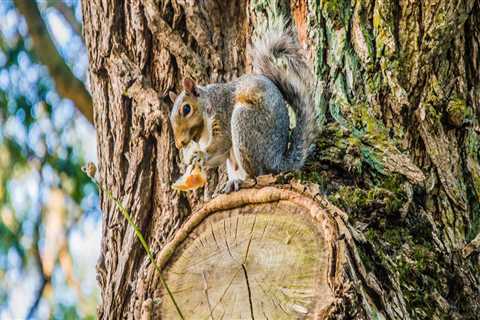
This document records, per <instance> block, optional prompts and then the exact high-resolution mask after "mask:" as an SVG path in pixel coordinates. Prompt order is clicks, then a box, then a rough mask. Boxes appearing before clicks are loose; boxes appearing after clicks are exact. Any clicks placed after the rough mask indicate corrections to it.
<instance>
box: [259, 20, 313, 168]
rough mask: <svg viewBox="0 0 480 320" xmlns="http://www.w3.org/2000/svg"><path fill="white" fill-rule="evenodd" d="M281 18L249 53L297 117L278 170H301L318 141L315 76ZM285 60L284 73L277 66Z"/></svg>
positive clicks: (260, 72) (261, 72)
mask: <svg viewBox="0 0 480 320" xmlns="http://www.w3.org/2000/svg"><path fill="white" fill-rule="evenodd" d="M285 24H286V23H285V22H284V21H283V20H282V19H280V22H277V23H276V24H275V25H273V24H272V25H270V26H269V27H268V30H267V31H266V32H264V33H263V34H262V35H261V36H260V37H259V38H257V39H256V40H255V41H254V43H253V47H252V49H251V51H250V54H251V56H252V60H253V71H254V72H255V73H258V74H262V75H264V76H266V77H267V78H269V79H270V80H272V81H273V82H274V83H275V85H276V86H277V87H278V88H279V89H280V91H281V93H282V95H283V97H284V98H285V100H286V101H287V103H288V104H289V105H290V106H291V107H292V108H293V110H294V112H295V114H296V118H297V119H296V120H297V121H296V126H295V128H294V130H293V133H292V139H291V142H290V146H289V147H288V150H287V151H286V152H285V154H284V158H283V159H282V161H281V163H280V164H279V166H278V167H277V170H276V171H285V170H292V169H299V168H301V167H302V166H303V164H304V162H305V159H306V158H307V155H308V150H309V148H310V145H311V144H312V143H313V140H314V139H315V131H316V129H315V109H314V103H313V97H312V94H313V88H312V85H313V75H312V73H311V70H310V68H309V66H308V65H307V61H306V59H305V56H304V55H303V54H302V50H301V48H300V46H299V44H298V43H297V41H296V40H295V38H294V37H293V36H292V32H291V30H286V28H285ZM276 58H277V59H280V58H283V61H284V62H285V64H286V66H287V70H286V71H285V70H284V69H283V68H281V67H279V66H278V65H277V64H276V63H275V59H276Z"/></svg>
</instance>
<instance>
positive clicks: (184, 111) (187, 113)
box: [182, 104, 192, 117]
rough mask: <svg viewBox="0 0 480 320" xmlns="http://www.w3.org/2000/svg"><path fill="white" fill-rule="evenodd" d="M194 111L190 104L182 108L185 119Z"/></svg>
mask: <svg viewBox="0 0 480 320" xmlns="http://www.w3.org/2000/svg"><path fill="white" fill-rule="evenodd" d="M191 111H192V107H190V105H189V104H184V105H183V107H182V115H183V116H184V117H186V116H188V115H189V114H190V112H191Z"/></svg>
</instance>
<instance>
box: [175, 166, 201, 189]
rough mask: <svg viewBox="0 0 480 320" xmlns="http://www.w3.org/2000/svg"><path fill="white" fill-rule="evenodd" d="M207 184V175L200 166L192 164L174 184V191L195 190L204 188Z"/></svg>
mask: <svg viewBox="0 0 480 320" xmlns="http://www.w3.org/2000/svg"><path fill="white" fill-rule="evenodd" d="M206 183H207V174H206V173H205V171H204V169H203V168H202V167H201V166H200V164H199V163H198V162H197V163H192V164H190V165H189V166H188V167H187V170H186V171H185V173H184V174H183V176H181V177H180V178H179V179H178V180H177V181H176V182H175V183H174V184H173V186H172V187H173V189H175V190H180V191H189V190H195V189H198V188H201V187H203V186H204V185H205V184H206Z"/></svg>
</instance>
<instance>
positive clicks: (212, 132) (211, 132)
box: [169, 21, 315, 193]
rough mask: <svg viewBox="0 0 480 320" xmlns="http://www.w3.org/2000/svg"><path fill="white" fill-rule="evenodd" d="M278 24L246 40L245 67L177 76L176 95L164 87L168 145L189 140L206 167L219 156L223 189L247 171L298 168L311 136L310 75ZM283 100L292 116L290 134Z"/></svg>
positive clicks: (235, 187) (214, 164) (289, 35)
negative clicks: (211, 78) (248, 63)
mask: <svg viewBox="0 0 480 320" xmlns="http://www.w3.org/2000/svg"><path fill="white" fill-rule="evenodd" d="M285 25H286V24H285V23H284V22H283V21H282V22H281V23H278V24H277V25H276V26H270V27H269V28H268V29H267V30H266V31H265V32H264V33H263V34H262V35H260V37H257V38H256V39H255V40H254V42H253V46H251V47H250V50H249V51H250V56H251V58H252V66H253V68H252V69H253V72H252V74H246V75H243V76H241V77H240V78H238V79H236V80H233V81H231V82H227V83H215V84H209V85H206V86H200V85H197V84H196V83H195V82H194V81H193V80H192V79H190V78H185V79H184V80H183V89H184V90H183V91H182V92H181V93H180V94H179V95H178V96H177V95H176V94H175V93H173V92H169V97H170V99H171V100H172V102H173V104H174V105H173V108H172V110H171V113H170V123H171V125H172V129H173V134H174V140H175V146H176V147H177V148H178V149H181V148H183V147H184V146H186V145H187V144H189V143H190V141H192V140H193V141H196V142H198V143H199V145H200V149H201V150H202V151H203V152H204V154H205V160H204V161H205V165H206V166H207V167H218V166H220V165H221V164H222V163H225V162H226V168H227V174H228V182H227V184H226V186H225V190H224V191H225V192H226V193H229V192H231V191H237V190H238V189H239V188H240V185H241V183H242V181H244V180H245V179H247V178H254V177H256V176H259V175H262V174H267V173H279V172H283V171H289V170H296V169H300V168H301V167H302V166H303V164H304V162H305V159H306V157H307V155H308V150H309V148H310V145H311V144H312V143H313V140H314V139H315V110H314V103H313V98H312V93H313V92H312V91H313V88H312V84H313V76H312V73H311V70H310V68H309V66H308V64H307V61H306V59H305V56H304V55H303V54H302V50H301V48H300V45H299V44H298V42H297V41H296V40H295V38H294V37H293V35H292V31H291V30H290V29H287V28H286V27H285ZM276 59H282V62H283V63H284V64H285V67H286V68H282V67H279V66H277V64H276V63H275V60H276ZM287 104H288V105H289V106H291V108H292V109H293V110H294V112H295V118H296V120H295V122H296V125H295V127H294V128H293V131H292V133H291V134H290V132H289V125H290V121H289V114H288V107H287Z"/></svg>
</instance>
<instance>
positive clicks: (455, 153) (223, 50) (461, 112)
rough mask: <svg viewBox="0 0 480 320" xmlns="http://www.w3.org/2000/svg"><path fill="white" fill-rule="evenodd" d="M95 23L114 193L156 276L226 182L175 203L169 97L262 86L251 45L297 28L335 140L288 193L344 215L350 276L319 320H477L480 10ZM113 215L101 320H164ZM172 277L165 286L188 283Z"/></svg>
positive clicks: (326, 139)
mask: <svg viewBox="0 0 480 320" xmlns="http://www.w3.org/2000/svg"><path fill="white" fill-rule="evenodd" d="M82 6H83V17H84V38H85V42H86V44H87V47H88V52H89V60H90V72H89V75H90V87H91V91H92V97H93V102H94V118H95V125H96V128H97V137H98V161H99V162H98V166H99V179H100V184H101V185H102V187H103V188H104V189H105V190H109V191H111V193H112V194H113V196H114V197H115V198H117V199H119V200H120V202H121V203H122V204H123V205H124V206H125V207H126V208H127V209H128V211H129V212H130V214H131V215H132V217H133V219H134V221H135V223H136V224H137V225H138V226H139V227H140V229H141V230H142V233H143V234H144V236H145V238H146V239H147V242H148V244H149V246H150V247H151V248H152V250H153V253H154V255H155V257H156V259H160V260H161V259H164V258H162V257H164V256H165V252H166V251H165V250H166V248H170V247H169V246H166V244H167V243H169V242H170V241H172V240H174V239H176V237H177V238H178V237H179V234H180V233H181V232H182V230H185V229H188V226H189V225H191V223H192V222H191V221H189V222H186V221H187V219H188V218H189V217H190V216H191V215H192V213H193V212H196V211H198V212H202V210H206V209H205V208H206V207H208V206H209V201H210V198H211V195H212V193H213V191H214V190H215V189H216V186H217V185H218V184H220V183H221V182H222V181H223V178H224V177H223V176H224V175H223V174H222V170H220V171H219V173H218V174H217V172H210V177H211V178H210V180H209V185H208V188H207V189H208V190H206V191H205V192H204V193H200V192H194V193H191V194H178V193H176V192H174V191H172V189H171V185H172V183H173V182H174V181H175V180H176V178H178V176H179V175H180V172H179V167H178V165H177V161H178V155H177V151H176V149H175V147H174V145H173V139H172V132H171V129H170V127H169V123H168V113H169V108H170V104H169V102H168V100H167V98H166V96H167V93H168V91H169V90H174V91H177V92H178V91H179V90H180V83H181V79H182V77H183V76H187V75H188V76H190V77H193V78H194V79H195V80H197V81H198V82H199V83H202V84H206V83H212V82H221V81H228V80H230V79H233V78H235V77H238V76H240V75H242V74H243V73H245V72H248V70H249V57H248V56H247V55H246V46H247V43H248V41H249V40H250V38H251V35H252V33H253V32H255V30H257V29H258V27H259V26H260V25H261V24H263V23H264V22H265V21H266V20H268V19H272V18H273V17H274V16H277V15H280V14H283V15H285V16H287V17H290V18H291V20H292V22H293V23H292V24H293V25H294V26H295V28H296V31H297V34H298V37H299V40H300V41H301V43H302V44H304V45H305V47H306V48H307V52H308V53H309V55H310V57H309V59H310V61H311V65H312V69H313V70H314V72H315V75H316V79H317V87H316V92H315V94H316V107H317V110H318V114H319V121H318V122H319V126H320V127H321V128H322V131H321V135H320V137H319V138H318V141H317V147H316V150H315V152H314V154H313V155H312V156H311V159H310V160H309V161H308V163H307V165H306V167H305V168H304V170H302V172H298V173H293V174H291V175H289V176H287V177H282V180H284V181H283V182H285V185H283V186H281V185H280V186H279V188H280V189H282V190H283V189H285V188H287V189H288V186H291V185H297V186H298V185H303V186H305V188H307V189H311V188H313V189H312V190H316V191H315V192H314V193H313V194H310V196H305V195H303V193H302V192H300V193H299V194H302V195H301V196H302V197H307V198H309V199H311V200H308V201H319V203H324V204H325V205H327V206H328V207H332V208H333V206H332V205H331V204H329V202H330V203H332V204H333V205H335V206H337V207H339V208H340V209H341V210H342V211H344V212H345V213H346V216H345V217H343V215H342V217H343V218H342V219H341V221H340V222H338V223H339V225H338V226H340V225H343V227H341V228H340V227H339V229H338V230H340V233H339V235H338V237H337V238H335V239H331V240H330V241H331V243H332V244H335V245H338V246H344V247H345V250H340V251H339V252H340V253H339V254H341V255H343V256H342V257H339V259H340V260H338V261H343V262H342V264H341V265H339V266H340V268H339V269H338V270H336V272H337V274H338V275H339V276H338V279H340V280H338V279H337V280H338V281H340V282H341V283H334V284H329V286H330V287H329V288H330V290H333V289H335V288H336V291H335V290H334V291H335V292H334V297H335V299H336V300H335V299H334V300H335V301H336V302H334V301H333V300H332V301H333V302H332V304H331V305H332V307H331V308H330V309H329V312H328V313H325V314H321V316H322V317H330V318H334V317H337V318H375V319H376V318H387V319H408V318H414V319H417V318H418V319H432V318H458V319H460V318H462V319H463V318H465V319H468V318H471V319H473V318H477V315H478V314H479V312H480V289H479V288H480V268H479V256H478V252H477V249H478V242H479V241H478V238H477V240H475V241H473V242H472V240H473V239H474V238H475V237H476V236H477V234H478V233H479V231H480V151H479V150H480V139H479V136H480V126H479V119H480V52H479V45H480V40H479V39H480V15H479V14H478V12H479V10H480V1H478V0H465V1H457V0H435V1H434V0H432V1H422V2H408V1H400V3H397V2H394V1H385V0H357V1H348V0H343V1H333V0H323V1H313V0H309V1H307V0H305V1H301V0H300V1H299V0H291V1H287V0H277V1H273V0H272V1H254V0H251V1H246V0H241V1H214V0H211V1H181V0H163V1H154V0H144V1H136V0H125V1H112V2H108V3H106V2H104V1H100V0H90V1H83V2H82ZM276 184H277V185H278V181H277V182H276ZM312 186H313V187H312ZM256 188H260V187H259V186H257V187H256ZM265 188H271V187H265ZM249 190H255V189H249ZM261 190H265V189H261ZM266 190H273V189H266ZM241 192H247V193H248V192H249V191H248V190H244V191H241ZM259 192H265V191H259ZM272 192H273V191H272ZM232 196H233V197H235V195H232ZM298 196H300V195H298ZM227 198H228V197H227ZM327 200H328V201H327ZM215 201H218V200H217V199H214V200H213V202H215ZM279 201H280V200H279ZM305 201H307V200H305ZM101 207H102V211H103V233H102V249H101V256H100V257H99V260H98V266H97V271H98V282H99V285H100V289H101V298H102V301H101V303H100V305H99V306H98V316H99V318H106V319H119V318H135V319H140V318H149V317H150V316H152V317H154V316H155V315H156V316H161V315H162V314H163V315H165V314H168V312H166V311H164V310H165V303H167V302H166V299H168V297H167V296H166V295H165V293H164V287H163V286H162V284H161V282H160V281H159V273H158V272H157V271H156V270H155V268H154V266H153V265H152V264H151V263H150V262H149V260H148V258H147V255H146V254H145V252H144V250H143V248H142V247H141V245H140V243H139V242H138V240H137V239H136V238H135V234H134V231H133V229H132V228H131V227H130V226H128V224H127V222H126V221H125V220H124V219H123V217H122V216H121V214H120V213H119V212H118V210H117V208H116V207H115V205H114V203H113V202H112V201H110V200H109V199H108V198H107V197H106V196H104V195H102V197H101ZM202 208H203V209H202ZM222 208H223V207H222ZM335 210H337V209H335ZM253 211H254V210H253ZM347 216H348V218H346V217H347ZM205 221H207V220H205ZM202 223H206V222H202ZM182 226H183V227H182ZM200 226H201V224H200ZM338 226H337V227H338ZM181 228H182V229H181ZM252 230H253V229H252ZM189 232H193V233H195V232H196V231H195V230H194V229H193V228H192V229H189ZM197 233H198V232H197ZM192 241H194V240H192ZM470 242H471V243H470ZM469 243H470V244H469ZM467 244H468V245H467ZM466 245H467V246H466ZM183 246H185V245H183ZM175 248H177V247H175ZM179 248H180V249H179ZM181 248H182V245H181V244H179V245H178V248H177V249H176V250H180V251H181V250H183V251H186V250H185V249H181ZM183 248H184V247H183ZM180 251H179V252H177V255H178V254H181V252H180ZM160 260H157V261H160ZM167 260H168V259H167ZM174 260H175V259H174ZM169 263H170V262H168V261H166V262H165V267H166V269H165V271H166V272H167V280H168V279H169V276H168V270H169V269H171V268H175V262H172V263H173V264H172V263H170V264H169ZM167 282H168V281H167ZM340 288H342V289H341V290H340ZM175 294H176V293H175V292H174V296H175ZM318 299H322V298H321V297H319V298H318ZM247 300H248V299H247ZM250 302H251V299H250ZM317 302H318V301H317ZM320 302H321V301H320ZM246 303H247V302H246ZM251 305H252V304H251V303H250V306H251ZM245 308H247V309H248V308H249V305H248V304H246V305H245ZM180 309H182V306H181V305H180ZM162 310H163V311H162ZM247 311H248V310H247ZM242 314H245V317H247V318H250V317H252V318H253V317H254V312H252V313H249V312H247V313H242ZM316 315H317V316H319V313H317V314H316ZM210 316H211V317H212V318H213V316H212V315H210ZM266 316H268V315H265V317H266ZM296 316H297V317H298V314H297V315H296ZM313 316H314V313H312V312H307V313H305V317H307V318H308V317H313ZM172 317H173V318H175V317H174V316H172ZM172 317H171V318H172ZM262 317H263V316H262ZM164 318H167V317H164ZM186 318H187V317H186ZM271 318H275V317H271ZM287 318H288V317H287ZM187 319H190V318H187Z"/></svg>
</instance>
